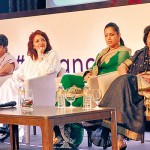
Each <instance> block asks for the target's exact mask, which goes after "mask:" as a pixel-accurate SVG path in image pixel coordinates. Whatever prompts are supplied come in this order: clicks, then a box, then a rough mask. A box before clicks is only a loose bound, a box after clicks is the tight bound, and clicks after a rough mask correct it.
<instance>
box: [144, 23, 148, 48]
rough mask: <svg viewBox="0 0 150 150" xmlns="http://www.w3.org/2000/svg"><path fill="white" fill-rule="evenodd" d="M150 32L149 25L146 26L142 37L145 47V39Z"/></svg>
mask: <svg viewBox="0 0 150 150" xmlns="http://www.w3.org/2000/svg"><path fill="white" fill-rule="evenodd" d="M149 32H150V25H149V26H147V27H146V28H145V29H144V36H143V42H144V43H145V45H147V42H146V41H147V37H148V34H149Z"/></svg>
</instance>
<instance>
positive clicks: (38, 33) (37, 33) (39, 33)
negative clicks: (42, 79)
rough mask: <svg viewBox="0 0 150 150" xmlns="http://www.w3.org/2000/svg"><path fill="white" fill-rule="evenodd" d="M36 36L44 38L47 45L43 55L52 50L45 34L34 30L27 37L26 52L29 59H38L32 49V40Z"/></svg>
mask: <svg viewBox="0 0 150 150" xmlns="http://www.w3.org/2000/svg"><path fill="white" fill-rule="evenodd" d="M36 35H41V36H43V37H44V38H45V40H46V43H47V47H46V49H45V51H44V53H47V52H48V51H50V50H51V49H52V47H51V45H50V41H49V38H48V36H47V34H46V33H45V32H43V31H41V30H36V31H35V32H33V33H32V34H31V35H30V36H29V41H28V52H27V55H29V56H31V58H32V59H33V57H34V58H35V59H37V58H38V54H37V51H36V50H35V49H34V48H33V39H34V37H35V36H36Z"/></svg>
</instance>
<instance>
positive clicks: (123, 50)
mask: <svg viewBox="0 0 150 150" xmlns="http://www.w3.org/2000/svg"><path fill="white" fill-rule="evenodd" d="M118 51H121V52H129V54H131V52H132V50H131V49H130V48H128V47H126V46H120V47H119V49H118Z"/></svg>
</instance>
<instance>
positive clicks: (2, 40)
mask: <svg viewBox="0 0 150 150" xmlns="http://www.w3.org/2000/svg"><path fill="white" fill-rule="evenodd" d="M0 45H3V46H4V47H6V46H8V38H7V37H6V36H5V35H4V34H0Z"/></svg>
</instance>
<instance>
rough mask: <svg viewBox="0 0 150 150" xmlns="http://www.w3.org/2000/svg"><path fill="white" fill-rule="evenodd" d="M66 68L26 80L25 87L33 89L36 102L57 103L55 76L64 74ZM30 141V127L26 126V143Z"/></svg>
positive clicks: (41, 104)
mask: <svg viewBox="0 0 150 150" xmlns="http://www.w3.org/2000/svg"><path fill="white" fill-rule="evenodd" d="M65 72H66V70H65V69H64V68H61V70H60V72H59V73H58V74H57V73H56V72H54V73H52V74H49V75H45V76H41V77H37V78H34V79H29V80H26V81H25V88H26V89H32V90H33V94H34V104H35V105H40V106H54V105H55V103H56V83H55V78H56V77H60V76H62V75H64V74H65ZM33 133H34V135H35V134H36V127H35V126H33ZM29 141H30V128H29V126H27V128H26V143H29Z"/></svg>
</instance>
